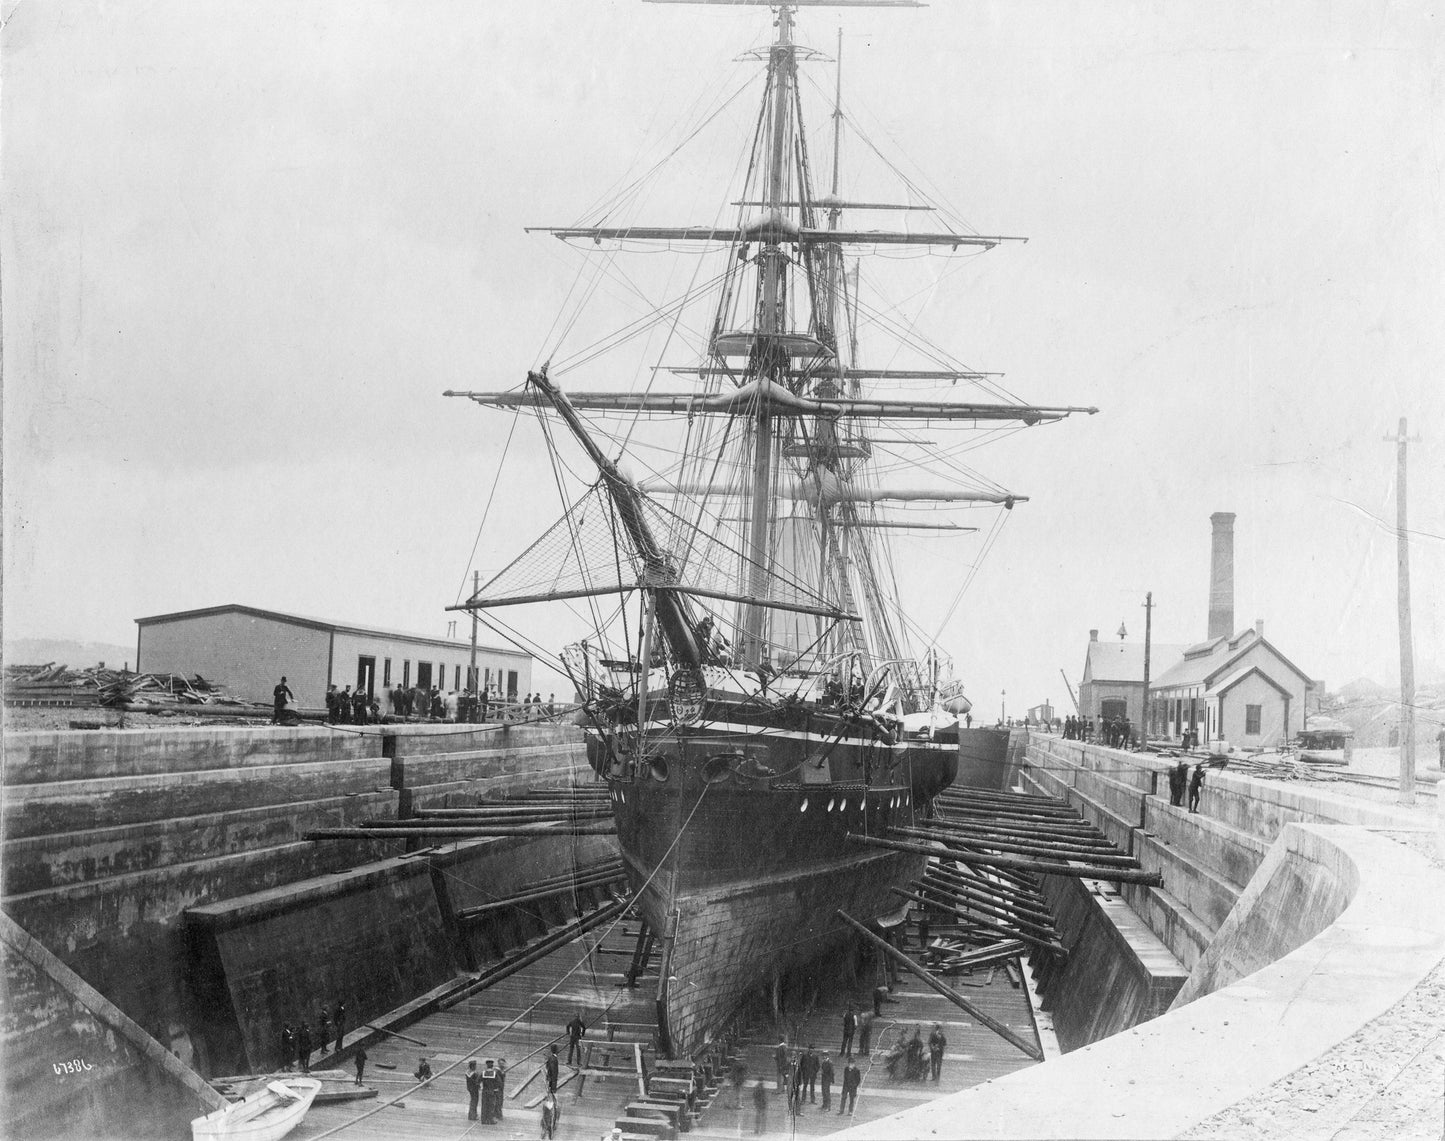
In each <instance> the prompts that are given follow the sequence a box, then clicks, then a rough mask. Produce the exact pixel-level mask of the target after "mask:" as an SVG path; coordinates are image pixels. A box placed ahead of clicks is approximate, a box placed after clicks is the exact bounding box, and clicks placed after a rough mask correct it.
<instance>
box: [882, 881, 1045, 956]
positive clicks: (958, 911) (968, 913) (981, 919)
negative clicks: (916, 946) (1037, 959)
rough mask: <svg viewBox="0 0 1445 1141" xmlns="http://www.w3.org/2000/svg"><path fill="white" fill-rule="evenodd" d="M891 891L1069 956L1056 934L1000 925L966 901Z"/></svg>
mask: <svg viewBox="0 0 1445 1141" xmlns="http://www.w3.org/2000/svg"><path fill="white" fill-rule="evenodd" d="M889 891H892V893H893V894H894V895H900V897H903V898H905V900H912V901H913V903H918V904H923V906H925V907H941V908H944V910H945V911H952V913H954V914H955V916H958V917H959V919H964V920H968V921H970V923H972V924H977V926H980V927H984V929H985V930H990V932H997V933H998V934H1006V936H1009V937H1010V939H1020V940H1023V942H1025V943H1029V945H1030V946H1035V947H1039V950H1052V952H1053V953H1055V955H1068V949H1066V947H1065V946H1064V945H1062V943H1061V942H1059V940H1058V934H1055V936H1053V937H1052V939H1051V937H1048V936H1040V934H1035V933H1033V932H1026V930H1023V927H1022V924H1017V923H1000V921H998V920H997V919H988V917H985V916H980V914H978V913H977V911H974V910H970V904H968V903H965V901H961V900H948V898H946V897H944V895H942V893H938V895H939V897H941V898H929V897H928V895H919V894H918V893H916V891H905V890H903V888H900V887H896V885H893V884H890V885H889Z"/></svg>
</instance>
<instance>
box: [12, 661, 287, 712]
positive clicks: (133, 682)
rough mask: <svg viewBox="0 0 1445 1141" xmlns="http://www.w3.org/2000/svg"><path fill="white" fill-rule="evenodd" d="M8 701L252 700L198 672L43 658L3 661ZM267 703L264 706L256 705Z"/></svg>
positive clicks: (165, 703) (173, 705) (244, 706)
mask: <svg viewBox="0 0 1445 1141" xmlns="http://www.w3.org/2000/svg"><path fill="white" fill-rule="evenodd" d="M5 703H6V704H7V705H55V706H74V705H90V706H94V705H103V706H108V707H121V706H131V705H143V706H154V707H155V708H157V709H180V708H185V707H189V706H198V705H214V706H225V707H228V708H229V707H234V708H235V709H236V710H237V711H238V712H240V711H245V710H248V709H250V708H251V703H250V702H246V701H241V700H240V699H238V698H235V697H232V696H231V695H230V694H228V693H227V692H226V690H225V687H224V686H221V685H218V684H216V683H215V682H212V681H207V680H206V679H205V678H203V677H202V676H201V675H200V674H196V675H195V676H194V677H191V678H185V677H182V676H181V675H180V674H170V673H144V674H141V673H131V672H130V671H128V670H111V669H106V668H104V667H103V666H90V667H86V668H82V669H71V668H70V667H69V666H65V665H57V664H56V663H54V662H46V663H45V664H44V665H40V666H29V665H7V666H6V667H5ZM261 708H267V707H261Z"/></svg>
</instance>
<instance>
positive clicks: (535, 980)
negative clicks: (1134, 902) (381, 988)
mask: <svg viewBox="0 0 1445 1141" xmlns="http://www.w3.org/2000/svg"><path fill="white" fill-rule="evenodd" d="M635 927H636V925H635V923H634V922H632V921H628V922H626V923H623V924H619V925H617V926H616V927H615V928H613V929H612V930H611V931H610V932H609V933H608V934H606V935H605V937H604V938H603V939H602V940H601V941H600V942H599V943H598V944H597V947H596V948H595V949H594V950H593V951H592V952H588V951H587V950H586V949H585V948H583V947H582V946H581V945H580V944H573V945H572V946H570V947H565V948H563V949H561V950H560V951H557V952H555V953H554V954H552V955H550V956H548V957H547V958H545V959H543V960H541V961H540V962H538V963H535V964H533V965H532V966H530V967H528V968H526V969H524V970H522V971H520V972H518V973H517V974H515V975H513V976H512V977H511V978H509V979H506V980H504V981H503V982H501V983H499V984H498V985H496V986H494V987H492V988H491V989H489V990H487V991H485V992H483V993H482V994H479V995H477V996H475V997H473V998H471V999H468V1000H467V1001H465V1002H463V1003H460V1004H459V1005H457V1006H455V1007H452V1008H451V1009H449V1010H446V1011H442V1012H439V1013H437V1014H433V1015H430V1016H429V1017H427V1018H425V1019H423V1020H421V1021H419V1022H417V1023H414V1024H412V1025H411V1026H409V1027H407V1028H406V1029H405V1030H404V1031H403V1032H404V1033H405V1034H406V1035H407V1036H408V1037H409V1038H414V1039H417V1040H418V1041H420V1042H425V1043H426V1046H425V1047H421V1046H417V1045H413V1044H412V1043H410V1042H406V1041H403V1040H401V1039H398V1038H391V1039H387V1044H385V1045H378V1046H375V1047H373V1048H372V1049H370V1050H369V1060H368V1063H367V1070H366V1084H367V1085H368V1086H371V1087H373V1088H375V1089H377V1091H378V1097H377V1098H376V1099H372V1100H367V1101H358V1102H350V1103H343V1104H337V1105H322V1106H315V1107H313V1108H312V1110H311V1112H310V1113H309V1114H308V1115H307V1117H306V1120H305V1121H304V1122H303V1123H302V1124H301V1126H300V1127H299V1128H297V1129H296V1131H295V1132H293V1133H292V1134H291V1137H292V1138H294V1139H295V1141H319V1139H320V1138H323V1137H331V1136H335V1137H339V1138H347V1139H350V1141H441V1139H461V1138H479V1137H485V1136H501V1137H535V1136H537V1134H538V1131H539V1130H538V1121H539V1111H538V1110H537V1109H536V1108H527V1105H528V1104H529V1103H531V1102H533V1101H534V1100H535V1099H537V1098H539V1097H540V1090H541V1087H542V1079H541V1078H537V1079H536V1080H534V1081H532V1082H531V1083H530V1084H529V1085H528V1086H527V1088H526V1089H525V1090H524V1091H522V1092H521V1093H520V1094H518V1095H517V1096H515V1097H514V1096H513V1094H514V1092H515V1091H517V1089H518V1087H519V1086H520V1085H521V1084H522V1083H523V1082H525V1081H526V1080H527V1079H528V1078H529V1077H530V1076H531V1075H532V1074H533V1073H534V1072H535V1071H536V1070H537V1069H538V1067H539V1066H540V1065H541V1062H542V1058H543V1057H544V1056H545V1054H546V1052H547V1048H548V1047H549V1046H550V1045H551V1044H552V1043H553V1042H561V1043H563V1045H562V1047H561V1054H562V1056H563V1057H564V1058H565V1056H566V1046H565V1030H564V1027H565V1025H566V1023H567V1022H568V1021H569V1020H570V1019H571V1017H572V1015H573V1014H574V1013H575V1012H576V1011H577V1009H578V1007H579V1005H580V1006H582V1007H583V1008H585V1009H586V1010H588V1011H591V1012H594V1013H595V1012H596V1011H598V1010H600V1009H601V1008H603V1007H607V1006H608V1005H609V1004H610V1005H611V1010H610V1017H611V1019H612V1020H613V1022H614V1028H615V1029H614V1033H615V1036H616V1040H617V1041H618V1042H625V1041H630V1040H639V1041H650V1040H651V1036H652V1033H653V1030H654V1027H655V1022H654V1014H653V1009H654V1008H653V1002H652V996H653V994H654V989H653V988H654V987H655V985H656V975H655V973H648V974H645V975H644V976H643V977H642V978H641V980H640V981H639V985H638V986H637V988H636V989H628V988H626V987H625V986H622V985H621V984H622V982H623V972H624V971H625V970H626V968H627V965H628V962H629V960H630V955H631V952H632V948H633V945H634V939H633V938H632V937H631V933H632V932H634V931H635ZM910 934H911V932H910ZM906 949H907V950H909V951H910V952H912V951H916V947H912V946H910V947H907V948H906ZM653 962H654V966H655V962H656V959H655V957H654V960H653ZM949 982H950V984H951V985H953V986H954V987H955V988H957V989H958V990H960V991H961V992H962V993H963V994H964V995H965V996H966V997H967V998H969V999H970V1001H972V1002H973V1003H975V1004H976V1005H977V1006H979V1007H980V1008H981V1009H983V1010H984V1011H985V1012H987V1013H988V1014H990V1015H992V1016H993V1017H994V1018H997V1019H999V1020H1000V1021H1002V1022H1004V1023H1006V1024H1007V1025H1009V1026H1010V1027H1011V1028H1012V1029H1014V1030H1015V1031H1017V1032H1018V1033H1020V1034H1021V1035H1023V1036H1025V1037H1032V1036H1033V1034H1034V1030H1033V1022H1032V1019H1031V1017H1030V1013H1029V1005H1028V1003H1029V1000H1028V997H1027V991H1026V990H1025V988H1023V987H1015V986H1014V985H1013V984H1012V983H1011V982H1010V980H1009V978H1008V976H1007V974H1006V973H1005V972H1004V971H1003V970H1002V969H999V970H997V971H995V972H993V974H992V976H990V972H988V971H987V970H985V971H980V972H978V973H977V974H976V975H974V976H972V977H968V976H964V977H961V978H959V977H955V978H951V979H950V980H949ZM870 989H871V987H870V986H869V984H866V983H861V982H860V984H859V989H858V991H857V992H856V993H846V992H842V993H835V994H830V995H827V996H825V997H824V998H822V999H821V1000H820V1001H819V1003H818V1005H817V1006H816V1007H815V1008H814V1009H813V1010H812V1011H811V1012H810V1013H809V1014H808V1015H807V1016H806V1017H804V1018H802V1019H801V1020H800V1021H798V1022H797V1023H796V1024H794V1023H790V1025H796V1030H794V1031H791V1032H790V1035H789V1036H790V1042H796V1043H797V1044H798V1045H800V1046H802V1047H806V1046H807V1045H808V1044H810V1043H812V1044H815V1045H816V1046H817V1047H818V1049H819V1050H820V1051H822V1050H830V1049H836V1048H837V1046H838V1045H839V1037H840V1028H841V1025H842V1018H843V1012H844V1010H845V1009H846V1008H847V1005H848V1003H849V1002H853V1003H854V1004H855V1005H856V1006H857V1008H858V1009H860V1010H861V1009H863V1008H864V1006H865V1004H866V1003H867V1002H869V1001H871V1000H870V998H869V993H870ZM892 999H893V1001H891V1002H888V1003H885V1004H884V1006H883V1012H882V1016H881V1017H880V1018H879V1019H878V1020H877V1022H876V1026H875V1031H874V1035H873V1043H872V1046H873V1049H872V1057H871V1059H870V1061H869V1064H867V1065H864V1066H862V1069H863V1083H862V1087H861V1089H860V1090H859V1094H858V1100H857V1110H856V1113H855V1114H854V1115H852V1116H851V1117H848V1116H840V1115H839V1114H838V1112H837V1107H838V1102H839V1092H840V1087H841V1082H842V1068H843V1067H842V1062H841V1060H840V1059H839V1058H838V1057H837V1055H836V1054H835V1055H834V1065H835V1068H836V1069H837V1072H838V1077H837V1079H836V1082H835V1085H834V1087H833V1107H832V1109H831V1110H830V1111H829V1112H828V1113H823V1112H822V1111H821V1109H820V1107H819V1106H818V1105H807V1106H806V1107H805V1108H804V1109H803V1111H802V1112H801V1113H800V1114H799V1115H798V1116H797V1119H796V1122H794V1121H793V1120H791V1119H790V1117H789V1115H788V1113H787V1111H786V1105H785V1099H784V1097H783V1095H781V1094H779V1093H776V1092H775V1088H776V1082H775V1080H774V1072H775V1067H774V1064H773V1050H774V1047H775V1046H776V1045H777V1039H776V1038H775V1037H773V1036H772V1033H771V1029H770V1028H766V1029H764V1028H759V1029H757V1030H756V1031H755V1032H754V1033H753V1035H752V1040H751V1041H750V1043H749V1044H748V1045H747V1046H746V1047H745V1049H744V1057H745V1060H746V1064H747V1067H748V1076H747V1081H746V1084H745V1086H744V1088H743V1090H742V1097H741V1108H737V1107H736V1106H735V1102H734V1094H733V1090H732V1088H731V1087H730V1086H725V1087H724V1088H723V1089H721V1090H720V1091H719V1092H718V1095H717V1096H716V1097H715V1098H714V1099H713V1101H712V1104H711V1105H710V1106H709V1107H708V1109H707V1110H706V1111H705V1112H704V1114H703V1116H702V1118H701V1120H700V1121H699V1122H698V1123H697V1124H696V1125H695V1126H694V1127H693V1129H692V1131H691V1132H690V1133H688V1134H686V1136H688V1137H691V1138H696V1139H697V1141H704V1139H707V1138H714V1139H715V1138H724V1137H727V1138H733V1137H742V1136H749V1137H752V1136H757V1135H758V1134H757V1133H756V1132H755V1124H756V1122H755V1117H756V1110H755V1108H754V1094H753V1090H754V1087H756V1086H757V1085H758V1084H759V1083H761V1084H762V1085H763V1087H764V1088H765V1089H766V1090H767V1091H768V1111H767V1122H766V1126H765V1130H764V1133H763V1135H764V1136H783V1135H796V1134H806V1135H819V1136H821V1135H823V1134H827V1133H832V1132H835V1131H837V1130H839V1129H843V1128H845V1127H851V1126H855V1125H862V1124H866V1123H867V1122H869V1121H875V1120H878V1119H879V1118H882V1117H886V1116H888V1115H890V1114H893V1113H897V1112H899V1111H900V1110H904V1109H912V1108H916V1107H917V1106H919V1105H921V1104H923V1103H924V1102H927V1101H930V1100H932V1099H934V1098H937V1097H941V1096H945V1095H947V1094H950V1093H955V1092H957V1091H959V1090H962V1089H966V1088H968V1087H969V1086H973V1085H977V1084H978V1083H980V1082H984V1081H988V1080H989V1079H991V1078H996V1077H1001V1076H1002V1075H1004V1074H1008V1073H1012V1072H1013V1071H1015V1070H1018V1069H1021V1068H1023V1067H1025V1066H1029V1065H1033V1064H1034V1063H1033V1062H1032V1061H1030V1059H1029V1058H1027V1057H1026V1056H1024V1055H1023V1054H1022V1053H1020V1052H1019V1051H1018V1050H1016V1049H1015V1048H1014V1047H1012V1046H1010V1045H1009V1044H1008V1043H1007V1042H1005V1041H1004V1040H1003V1039H1002V1038H999V1037H998V1036H997V1035H995V1034H994V1033H993V1032H992V1031H990V1030H988V1029H987V1028H986V1027H983V1026H980V1025H978V1024H977V1023H976V1022H974V1021H973V1019H971V1018H970V1017H969V1016H968V1015H967V1014H965V1013H964V1012H963V1011H962V1010H960V1009H959V1008H957V1007H955V1006H954V1005H953V1004H952V1003H951V1002H949V1001H948V1000H947V999H945V998H943V997H942V996H940V995H938V994H936V993H934V992H933V991H932V990H930V989H928V988H927V987H926V986H924V984H923V983H922V982H920V981H918V980H917V979H914V978H912V977H910V976H908V975H906V974H905V975H904V976H903V977H902V981H901V983H899V984H897V985H896V986H895V987H894V989H893V992H892ZM584 1017H586V1015H585V1014H584ZM935 1022H938V1023H942V1024H943V1028H944V1033H945V1034H946V1035H947V1038H948V1051H947V1053H946V1055H945V1057H944V1063H943V1071H942V1076H941V1078H940V1080H939V1081H938V1082H937V1083H934V1082H929V1081H923V1082H908V1081H897V1082H895V1081H893V1080H891V1079H890V1078H889V1077H888V1072H887V1070H886V1068H885V1066H884V1064H883V1058H884V1056H885V1054H886V1052H887V1050H888V1047H889V1046H890V1045H891V1044H892V1043H893V1042H894V1041H895V1040H897V1039H898V1038H899V1037H900V1036H901V1037H904V1038H906V1037H909V1036H911V1034H912V1031H913V1028H914V1027H915V1026H919V1027H921V1028H922V1031H923V1037H924V1038H925V1039H927V1037H928V1033H929V1031H930V1029H931V1028H932V1026H933V1024H934V1023H935ZM588 1025H589V1029H588V1033H587V1037H586V1038H585V1039H584V1041H585V1042H586V1043H589V1044H591V1045H592V1046H593V1047H594V1048H596V1047H597V1046H599V1045H600V1044H601V1043H604V1042H605V1041H606V1039H607V1031H606V1030H605V1029H604V1028H603V1027H601V1026H597V1025H593V1023H592V1022H591V1021H589V1023H588ZM421 1057H425V1058H427V1059H428V1061H429V1062H430V1064H431V1067H432V1070H433V1073H434V1074H435V1075H436V1076H435V1077H434V1078H433V1080H432V1082H431V1083H430V1084H429V1085H427V1086H426V1087H423V1088H420V1089H418V1088H416V1082H415V1080H414V1079H412V1077H411V1073H412V1071H414V1070H415V1069H416V1066H417V1062H418V1060H419V1059H420V1058H421ZM472 1057H475V1058H476V1059H477V1061H478V1066H479V1068H480V1066H481V1064H482V1060H483V1059H486V1058H499V1057H500V1058H505V1059H506V1060H507V1066H508V1079H507V1090H506V1100H505V1110H504V1116H503V1119H502V1121H501V1122H500V1123H498V1124H493V1125H484V1124H481V1123H480V1122H471V1121H468V1120H467V1094H466V1084H465V1080H464V1074H465V1071H466V1061H467V1059H469V1058H472ZM347 1064H348V1065H349V1063H347ZM386 1065H392V1066H395V1069H386V1068H383V1067H384V1066H386ZM453 1065H455V1068H454V1069H451V1070H450V1071H448V1072H443V1071H444V1070H446V1068H447V1067H448V1066H453ZM568 1073H569V1069H568V1067H567V1066H565V1065H564V1066H563V1067H562V1077H563V1080H564V1084H563V1085H562V1087H561V1088H560V1089H559V1091H558V1101H559V1103H560V1106H561V1111H562V1117H561V1122H560V1125H559V1128H558V1130H557V1136H558V1137H559V1138H596V1137H602V1136H606V1134H607V1133H608V1132H609V1131H610V1130H611V1128H612V1126H613V1125H614V1124H615V1123H616V1121H617V1120H618V1119H619V1118H621V1117H622V1116H624V1113H623V1110H624V1107H625V1106H626V1105H627V1104H628V1103H629V1102H631V1101H634V1100H636V1098H637V1096H638V1090H637V1083H636V1080H635V1079H631V1080H629V1079H627V1078H624V1077H621V1076H618V1077H609V1078H607V1079H598V1078H595V1077H590V1078H588V1079H587V1081H586V1083H585V1088H583V1090H582V1091H581V1096H578V1092H577V1090H578V1086H579V1084H580V1083H579V1082H578V1080H577V1079H575V1078H574V1079H572V1080H570V1081H568V1080H567V1075H568ZM820 1096H821V1095H820ZM397 1098H400V1101H399V1102H398V1103H397V1104H388V1103H389V1102H392V1101H393V1099H397Z"/></svg>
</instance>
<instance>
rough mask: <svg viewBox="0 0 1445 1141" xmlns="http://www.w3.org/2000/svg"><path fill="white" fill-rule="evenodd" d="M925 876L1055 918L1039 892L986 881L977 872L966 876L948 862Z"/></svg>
mask: <svg viewBox="0 0 1445 1141" xmlns="http://www.w3.org/2000/svg"><path fill="white" fill-rule="evenodd" d="M965 866H966V865H965ZM925 875H926V876H928V877H929V878H937V879H940V880H942V881H944V882H945V883H953V884H957V885H958V886H960V887H966V888H968V889H969V890H970V891H975V892H977V893H978V894H979V895H982V896H984V897H986V898H988V899H991V900H997V901H999V902H1001V903H1005V904H1007V905H1008V906H1009V907H1012V908H1014V909H1016V910H1018V911H1020V912H1023V913H1024V914H1027V915H1032V916H1035V917H1036V918H1042V919H1050V918H1052V917H1053V913H1052V912H1051V911H1050V910H1049V905H1048V904H1047V903H1046V902H1044V897H1043V896H1041V895H1039V894H1038V893H1037V892H1032V891H1020V890H1019V889H1017V888H1015V887H1013V886H1011V885H1009V884H1000V883H996V882H995V881H994V880H991V879H984V878H983V877H982V876H980V875H978V874H977V873H976V872H972V873H971V874H965V873H963V872H960V871H956V870H955V869H953V868H951V867H949V866H947V863H946V862H944V863H935V864H933V865H932V866H931V867H929V869H928V871H927V872H926V873H925Z"/></svg>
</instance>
